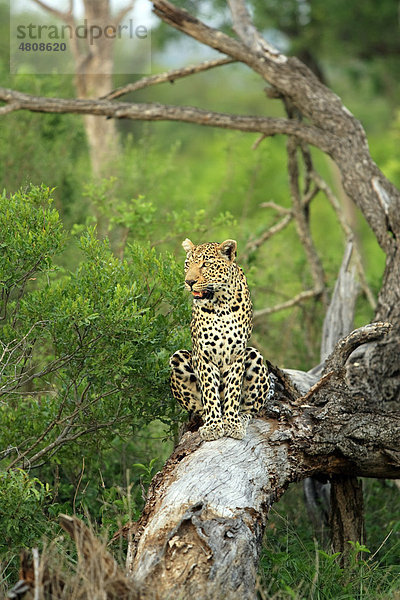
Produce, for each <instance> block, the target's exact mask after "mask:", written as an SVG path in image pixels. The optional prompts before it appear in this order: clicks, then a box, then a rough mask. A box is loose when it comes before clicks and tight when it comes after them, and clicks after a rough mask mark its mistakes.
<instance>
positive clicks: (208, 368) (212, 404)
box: [193, 358, 224, 441]
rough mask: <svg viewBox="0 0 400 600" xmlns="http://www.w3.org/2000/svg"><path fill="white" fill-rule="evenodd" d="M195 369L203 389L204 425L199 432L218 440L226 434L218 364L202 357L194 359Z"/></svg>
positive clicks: (204, 436)
mask: <svg viewBox="0 0 400 600" xmlns="http://www.w3.org/2000/svg"><path fill="white" fill-rule="evenodd" d="M193 364H194V370H195V373H196V376H197V380H198V383H199V385H200V391H201V402H202V404H203V413H202V418H203V421H204V425H203V426H202V427H200V429H199V433H200V435H201V437H202V438H203V440H208V441H209V440H217V439H218V438H220V437H222V436H223V435H224V424H223V421H222V410H221V400H220V396H219V379H220V373H219V369H218V367H217V366H216V365H214V364H213V363H212V362H209V361H205V360H204V361H203V360H202V359H201V358H196V359H194V360H193Z"/></svg>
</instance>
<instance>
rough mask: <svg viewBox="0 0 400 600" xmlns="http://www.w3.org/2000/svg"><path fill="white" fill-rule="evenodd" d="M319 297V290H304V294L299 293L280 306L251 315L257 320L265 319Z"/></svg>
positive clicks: (262, 309)
mask: <svg viewBox="0 0 400 600" xmlns="http://www.w3.org/2000/svg"><path fill="white" fill-rule="evenodd" d="M320 295H321V290H305V291H304V292H300V294H297V296H294V298H291V300H287V302H282V304H276V305H275V306H271V307H267V308H261V309H259V310H255V311H254V314H253V318H254V319H259V318H260V317H265V316H266V315H271V314H272V313H275V312H278V311H280V310H285V309H286V308H292V306H296V304H301V303H302V302H304V300H309V299H310V298H316V297H318V296H320Z"/></svg>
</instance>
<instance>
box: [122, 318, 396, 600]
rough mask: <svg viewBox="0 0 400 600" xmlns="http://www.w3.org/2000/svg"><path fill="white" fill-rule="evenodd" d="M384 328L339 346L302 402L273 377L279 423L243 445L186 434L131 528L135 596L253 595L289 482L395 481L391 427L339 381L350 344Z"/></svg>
mask: <svg viewBox="0 0 400 600" xmlns="http://www.w3.org/2000/svg"><path fill="white" fill-rule="evenodd" d="M388 330H389V327H388V326H387V324H382V323H380V324H375V325H373V326H368V327H365V328H361V329H360V330H357V331H356V332H353V333H352V334H351V335H349V336H348V337H347V338H346V339H345V340H343V341H341V342H340V343H339V344H338V345H337V346H336V348H335V351H334V353H333V354H332V355H331V357H330V364H331V365H332V366H333V367H334V370H332V371H330V375H329V377H326V376H325V378H323V381H322V382H321V384H320V385H319V386H318V385H317V386H314V388H315V389H314V391H312V390H311V391H310V394H309V396H308V398H307V397H301V396H300V394H299V393H297V395H296V391H295V389H294V388H290V387H288V386H287V385H286V383H285V380H282V379H280V382H279V386H278V389H279V391H278V394H279V396H280V400H281V416H280V418H279V419H278V420H276V419H267V418H264V419H261V418H259V419H255V420H253V421H252V422H251V423H250V425H249V431H248V435H247V436H246V438H245V439H244V440H240V441H239V440H234V439H232V438H221V439H219V440H216V441H213V442H202V441H201V440H200V436H199V435H198V433H196V432H195V433H192V432H188V433H186V434H185V436H184V437H183V439H182V441H181V443H180V444H179V446H178V447H177V448H176V450H175V452H174V454H173V455H172V456H171V458H170V459H169V461H168V462H167V464H166V465H165V467H164V469H163V471H162V472H161V473H159V474H158V475H157V476H156V477H155V479H154V480H153V483H152V485H151V487H150V490H149V495H148V500H147V503H146V507H145V509H144V512H143V515H142V517H141V519H140V521H139V523H138V526H137V528H136V536H135V544H134V546H135V548H134V551H133V552H132V560H131V563H130V565H129V570H130V573H131V576H132V577H133V580H134V581H135V583H136V584H137V585H138V586H139V588H140V589H141V594H142V598H143V599H146V598H154V599H164V598H176V597H179V598H181V599H182V600H185V599H186V598H193V597H198V598H202V599H204V600H206V599H208V598H210V599H211V598H212V599H216V598H227V597H229V598H232V599H233V600H235V599H236V598H238V599H239V598H240V599H243V598H245V599H247V598H248V599H253V598H255V597H256V595H255V576H256V572H257V563H258V555H259V551H260V547H261V538H262V534H263V531H264V527H265V523H266V519H267V516H268V511H269V508H270V507H271V505H272V503H273V502H275V501H276V500H278V499H279V498H280V496H281V495H282V493H283V492H284V491H285V490H286V488H287V487H288V485H289V484H290V483H291V482H294V481H299V480H301V479H303V478H304V477H307V476H312V475H314V474H317V473H318V474H325V475H328V476H330V475H335V474H341V475H343V474H347V475H364V476H377V477H382V476H388V477H393V478H395V477H397V476H398V474H399V473H400V453H399V452H397V450H396V448H397V447H398V444H399V443H400V427H399V422H398V421H396V420H395V419H393V416H391V415H382V414H374V413H371V412H370V411H365V410H364V409H363V406H362V402H361V403H360V402H359V401H355V400H354V398H352V396H351V395H350V394H349V391H348V389H347V386H346V383H345V381H344V377H343V365H344V364H345V361H346V357H347V356H348V354H349V351H350V349H351V348H353V347H354V344H355V340H357V341H358V342H359V343H362V342H363V341H365V342H368V341H371V340H372V339H377V338H379V337H380V336H382V335H385V334H386V333H387V331H388ZM277 374H278V375H279V372H278V371H277ZM366 448H368V451H366ZM388 456H390V458H389V459H388Z"/></svg>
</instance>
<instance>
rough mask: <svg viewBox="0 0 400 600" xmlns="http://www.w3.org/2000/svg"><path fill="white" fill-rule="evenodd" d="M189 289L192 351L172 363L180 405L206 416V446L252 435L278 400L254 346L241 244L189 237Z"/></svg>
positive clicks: (180, 352) (177, 355) (202, 429)
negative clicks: (255, 422) (251, 427)
mask: <svg viewBox="0 0 400 600" xmlns="http://www.w3.org/2000/svg"><path fill="white" fill-rule="evenodd" d="M182 246H183V249H184V250H185V252H186V260H185V280H184V287H185V289H186V290H187V291H188V292H190V293H191V294H192V297H193V303H192V319H191V323H190V332H191V338H192V351H191V352H190V351H189V350H178V351H177V352H175V353H174V354H173V355H172V356H171V358H170V367H171V378H170V383H171V390H172V394H173V396H174V398H175V399H176V400H177V402H178V403H179V404H180V405H181V406H182V407H183V408H184V409H186V410H187V411H188V412H189V413H191V414H197V415H199V416H200V417H201V419H202V422H203V425H202V426H201V427H200V428H199V433H200V436H201V438H202V439H203V440H205V441H211V440H217V439H219V438H221V437H223V436H227V437H232V438H235V439H238V440H241V439H243V438H244V437H245V436H246V432H247V426H248V423H249V421H250V420H251V419H252V418H253V417H255V416H256V415H258V414H259V412H260V410H261V409H262V408H263V406H264V405H265V404H266V403H267V402H268V401H269V400H270V399H271V398H272V396H273V395H274V387H275V384H274V376H273V375H272V373H270V372H269V370H268V367H267V366H266V365H265V363H264V359H263V356H262V354H261V353H260V352H259V351H258V350H257V349H256V348H253V347H251V346H248V341H249V338H250V335H251V332H252V327H253V307H252V302H251V298H250V291H249V287H248V285H247V280H246V277H245V274H244V272H243V270H242V268H241V267H240V266H239V265H238V264H237V262H236V254H237V242H236V241H235V240H231V239H228V240H225V241H224V242H222V243H218V242H206V243H201V244H198V245H195V244H194V243H193V242H192V241H191V240H190V239H188V238H186V239H185V240H184V241H183V242H182Z"/></svg>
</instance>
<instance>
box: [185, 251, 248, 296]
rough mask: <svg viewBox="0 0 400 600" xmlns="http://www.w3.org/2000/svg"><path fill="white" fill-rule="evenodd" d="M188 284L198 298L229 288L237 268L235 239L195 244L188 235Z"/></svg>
mask: <svg viewBox="0 0 400 600" xmlns="http://www.w3.org/2000/svg"><path fill="white" fill-rule="evenodd" d="M182 246H183V248H184V250H185V251H186V260H185V287H186V289H187V290H189V291H190V292H191V293H192V295H193V297H194V299H195V300H211V299H212V298H213V297H214V295H215V294H216V293H218V292H219V291H225V290H227V289H228V286H229V283H230V281H231V278H232V271H233V269H234V268H235V258H236V246H237V244H236V242H235V240H225V242H222V244H218V243H217V242H209V243H206V244H199V245H198V246H195V245H194V244H193V242H191V241H190V240H189V239H186V240H185V241H184V242H182Z"/></svg>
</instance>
